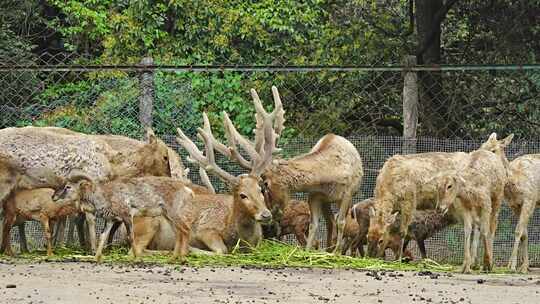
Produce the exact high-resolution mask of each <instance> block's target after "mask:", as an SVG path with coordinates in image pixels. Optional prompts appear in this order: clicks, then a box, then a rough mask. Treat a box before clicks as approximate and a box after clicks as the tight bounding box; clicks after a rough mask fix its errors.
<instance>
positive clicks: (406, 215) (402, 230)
mask: <svg viewBox="0 0 540 304" xmlns="http://www.w3.org/2000/svg"><path fill="white" fill-rule="evenodd" d="M411 222H412V210H411V209H410V208H405V209H402V210H401V223H400V227H399V236H400V238H401V246H399V256H398V261H401V259H402V258H403V249H404V248H405V240H407V235H408V233H409V225H410V224H411Z"/></svg>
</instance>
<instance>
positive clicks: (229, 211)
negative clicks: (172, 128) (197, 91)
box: [177, 114, 276, 253]
mask: <svg viewBox="0 0 540 304" xmlns="http://www.w3.org/2000/svg"><path fill="white" fill-rule="evenodd" d="M203 118H204V129H201V128H199V130H198V135H199V138H201V139H202V140H203V142H204V145H205V152H206V155H204V154H203V153H202V152H201V151H200V150H199V149H198V148H197V146H196V145H195V144H194V143H193V141H191V140H190V139H189V138H188V137H187V136H186V135H185V134H184V132H182V130H181V129H177V131H178V137H177V141H178V143H179V144H180V145H181V146H182V147H183V148H184V149H186V151H187V152H188V153H189V155H190V156H189V158H188V160H189V161H191V162H195V163H197V164H198V165H199V166H200V167H201V168H202V170H203V172H204V171H205V170H208V171H209V172H210V173H213V174H216V175H217V176H218V177H219V178H220V179H221V180H223V181H224V182H225V183H226V184H227V185H228V186H229V187H230V188H231V194H230V195H217V194H206V195H204V194H200V195H196V196H195V199H194V200H195V201H196V202H198V203H199V204H200V206H201V207H202V206H205V205H206V206H207V207H206V208H212V207H213V206H214V205H216V203H217V204H220V205H221V210H217V211H216V212H217V213H220V214H219V216H218V215H217V214H216V215H214V216H216V218H215V222H208V223H204V221H203V219H202V218H197V219H194V221H196V222H198V225H199V227H198V230H197V232H196V233H195V235H196V236H197V237H196V239H198V240H199V241H200V243H199V245H204V246H206V248H209V249H210V250H212V251H214V252H218V253H225V252H227V251H228V249H229V248H231V243H230V241H231V240H238V239H240V240H243V241H245V242H247V243H249V244H250V245H257V244H258V243H259V241H260V240H261V238H262V228H261V223H267V222H269V221H271V219H272V213H271V212H270V211H269V210H268V208H267V207H266V205H265V200H264V196H263V193H262V189H261V187H260V185H259V182H260V174H261V172H262V171H263V170H264V169H265V168H266V166H268V162H267V160H268V159H271V153H272V147H273V146H274V143H275V139H276V137H275V135H274V133H273V130H272V126H271V124H266V125H265V126H264V127H263V128H261V129H258V130H257V132H259V135H258V136H264V140H265V143H264V151H265V152H264V154H263V155H261V157H260V158H256V159H252V163H253V168H252V170H251V172H250V173H249V174H241V175H239V176H233V175H231V174H230V173H228V172H226V171H225V170H223V169H222V168H220V167H219V166H218V165H217V164H216V160H215V156H214V149H216V150H218V151H219V152H221V153H223V154H227V153H229V152H230V150H229V149H227V148H226V147H225V146H224V145H223V144H221V143H220V142H219V141H217V140H216V139H215V137H214V135H213V134H212V129H211V126H210V122H209V120H208V117H207V116H206V114H204V115H203ZM229 156H230V154H229ZM204 175H206V174H205V173H204V174H203V181H204V179H205V178H204ZM205 184H207V185H210V186H211V184H210V182H209V181H206V182H205ZM210 186H209V187H210ZM216 198H217V199H216ZM219 218H221V220H220V219H219ZM206 220H209V221H211V219H210V218H207V219H206ZM203 228H204V229H203ZM223 228H226V229H225V230H223ZM219 231H222V232H226V233H228V234H229V235H227V234H222V233H219ZM231 233H232V236H233V237H232V238H231ZM201 243H202V244H201ZM195 245H197V244H195ZM196 247H199V246H196Z"/></svg>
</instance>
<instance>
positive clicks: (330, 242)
mask: <svg viewBox="0 0 540 304" xmlns="http://www.w3.org/2000/svg"><path fill="white" fill-rule="evenodd" d="M321 210H322V213H323V216H324V219H325V222H326V247H327V248H328V250H332V249H334V248H335V247H334V246H335V237H336V236H335V234H334V227H336V220H335V218H334V213H333V212H332V206H331V204H326V203H322V204H321Z"/></svg>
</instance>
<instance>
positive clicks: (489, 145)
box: [480, 133, 514, 167]
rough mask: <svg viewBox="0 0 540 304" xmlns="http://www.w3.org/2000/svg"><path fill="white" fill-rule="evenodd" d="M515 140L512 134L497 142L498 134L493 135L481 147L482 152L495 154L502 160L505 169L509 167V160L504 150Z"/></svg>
mask: <svg viewBox="0 0 540 304" xmlns="http://www.w3.org/2000/svg"><path fill="white" fill-rule="evenodd" d="M513 138H514V134H510V135H508V136H507V137H505V138H503V139H501V140H497V133H491V135H490V136H489V138H488V139H487V140H486V142H484V143H483V144H482V145H481V146H480V150H487V151H490V152H492V153H495V155H497V156H498V157H499V158H500V159H501V161H502V162H503V164H504V165H505V167H507V165H508V159H507V158H506V154H505V153H504V149H505V148H506V147H507V146H508V145H509V144H510V143H511V142H512V139H513Z"/></svg>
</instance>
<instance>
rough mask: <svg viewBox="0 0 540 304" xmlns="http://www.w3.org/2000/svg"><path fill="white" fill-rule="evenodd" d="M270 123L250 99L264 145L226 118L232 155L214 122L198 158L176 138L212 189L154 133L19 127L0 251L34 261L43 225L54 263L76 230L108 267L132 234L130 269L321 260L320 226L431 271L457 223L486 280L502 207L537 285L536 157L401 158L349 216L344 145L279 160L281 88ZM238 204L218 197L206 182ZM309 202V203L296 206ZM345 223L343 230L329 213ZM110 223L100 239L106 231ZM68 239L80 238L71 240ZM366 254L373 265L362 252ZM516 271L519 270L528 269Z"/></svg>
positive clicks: (9, 137) (6, 144) (7, 135)
mask: <svg viewBox="0 0 540 304" xmlns="http://www.w3.org/2000/svg"><path fill="white" fill-rule="evenodd" d="M272 94H273V99H274V110H273V111H272V112H270V113H269V112H267V111H266V110H265V108H264V106H263V103H262V102H261V100H260V98H259V96H258V95H257V92H256V91H255V90H253V89H252V90H251V95H252V100H253V106H254V108H255V112H256V114H255V120H256V127H255V129H254V139H253V140H251V139H248V138H247V137H244V136H243V135H241V133H240V132H239V131H238V130H237V129H236V128H235V126H234V125H233V123H232V120H231V119H230V118H229V116H228V115H227V113H223V128H224V130H223V133H224V135H225V139H226V143H225V142H220V141H219V140H218V139H217V138H216V137H215V136H214V135H213V133H212V127H211V125H210V121H209V119H208V117H207V116H206V114H203V126H202V128H199V129H198V130H197V138H198V139H199V140H201V141H202V143H203V144H204V149H199V147H198V146H197V144H195V142H194V141H193V138H190V137H189V136H188V135H186V134H185V133H184V131H182V130H181V129H177V133H178V136H177V138H176V140H177V142H178V144H180V146H182V147H183V148H184V149H185V151H187V153H188V155H189V156H188V157H187V161H189V162H192V163H196V164H197V165H198V166H199V174H200V177H201V181H202V182H203V185H197V184H194V183H193V182H192V181H191V180H190V179H189V178H188V171H189V170H187V169H185V168H184V166H183V164H182V160H181V159H180V157H179V155H178V154H177V153H176V152H174V151H173V150H172V149H171V148H169V147H168V146H167V145H166V144H165V143H164V142H163V141H161V140H160V139H159V138H157V137H156V136H155V135H154V133H153V132H152V130H151V129H147V131H146V138H145V141H138V140H134V139H130V138H127V137H123V136H116V135H87V134H83V133H79V132H74V131H71V130H68V129H64V128H55V127H23V128H6V129H3V130H0V205H1V207H2V208H1V211H2V217H3V224H2V228H1V229H2V232H1V248H0V249H1V251H2V252H3V253H6V254H12V253H13V252H12V249H11V245H10V240H11V238H10V231H11V229H12V227H13V226H14V225H16V226H17V227H18V229H19V232H20V233H19V234H20V243H21V251H27V250H28V249H27V245H26V239H25V233H24V224H25V221H27V220H37V221H40V222H41V224H42V226H43V230H44V234H45V238H46V241H47V254H48V255H52V254H53V249H52V247H53V241H54V239H55V237H54V235H53V233H52V232H53V231H52V230H53V229H52V228H53V224H56V229H55V230H56V234H57V235H56V236H57V237H58V235H60V237H59V238H60V239H62V238H63V233H64V231H65V225H66V219H69V221H68V222H67V223H68V224H69V225H70V229H69V233H68V235H70V234H72V233H73V231H74V227H75V226H76V228H77V231H78V233H79V241H80V242H81V244H82V245H83V246H86V247H87V248H88V249H89V250H92V251H93V252H94V253H95V255H96V259H97V261H101V259H102V254H103V249H104V247H105V246H106V245H107V244H108V243H110V242H111V240H112V236H113V235H114V234H115V233H116V232H117V231H119V228H121V230H120V231H123V232H124V234H125V238H126V240H127V242H128V243H129V244H130V246H131V253H132V254H133V256H134V257H140V256H142V255H145V254H150V253H152V252H154V251H156V250H157V251H161V250H172V252H173V254H172V258H173V259H180V260H183V259H184V258H185V256H186V255H188V254H189V253H190V252H191V253H196V254H224V253H227V252H230V251H231V250H232V249H233V248H234V247H236V246H238V245H240V248H241V249H245V250H248V249H249V247H251V246H256V245H257V244H258V243H259V242H260V241H261V239H263V238H265V237H275V238H281V237H283V236H284V235H286V234H294V235H295V236H296V239H297V241H298V243H299V245H300V246H305V247H306V249H315V248H321V247H322V246H321V243H320V242H319V241H318V240H319V238H318V235H317V234H318V232H319V225H320V220H321V218H324V220H325V221H324V222H325V223H326V230H327V239H326V249H328V250H333V252H334V253H335V254H346V253H347V252H350V254H351V255H357V254H360V255H361V256H366V255H369V256H371V257H384V256H385V250H386V249H391V250H392V252H393V253H394V256H395V258H396V259H402V258H405V257H408V258H412V254H411V252H410V251H409V250H407V244H408V243H409V242H410V240H414V241H415V242H416V243H417V245H418V248H419V250H420V253H421V255H422V258H426V257H427V253H426V247H425V244H424V241H425V240H426V239H428V238H430V237H432V236H433V235H434V234H435V233H437V232H438V231H440V230H442V229H444V228H446V227H448V226H450V225H454V224H456V223H462V224H463V227H464V258H463V268H462V271H463V272H465V273H469V272H471V269H472V267H473V266H474V265H475V264H476V260H477V248H478V245H479V243H480V242H481V243H482V244H483V248H484V250H483V260H482V266H483V269H484V270H485V271H491V270H492V267H493V241H494V237H495V230H496V228H497V221H498V215H499V211H500V209H501V205H502V203H503V201H505V202H506V203H507V204H508V205H509V206H510V208H511V209H512V210H513V212H514V213H515V215H516V216H517V217H519V221H518V224H517V227H516V231H515V244H514V247H513V250H512V254H511V257H510V261H509V264H508V266H509V268H510V269H511V270H514V271H518V270H519V271H521V272H527V271H528V268H529V260H528V252H527V251H528V235H527V224H528V221H529V219H530V218H531V216H532V214H533V213H534V209H535V207H537V206H538V205H539V204H540V155H525V156H522V157H519V158H517V159H515V160H514V161H512V162H509V161H508V160H507V158H506V156H505V147H506V146H508V144H509V143H510V142H511V140H512V137H513V135H510V136H508V137H506V138H504V139H502V140H499V139H497V136H496V134H492V135H491V136H490V137H489V138H488V139H487V141H486V142H485V143H483V144H482V145H481V146H480V147H479V148H478V149H477V150H475V151H472V152H470V153H464V152H455V153H443V152H436V153H419V154H410V155H394V156H392V157H390V158H389V159H388V160H386V162H385V163H384V166H383V167H382V169H381V170H380V172H379V175H378V177H377V180H376V186H375V190H374V195H373V197H372V198H368V199H366V200H364V201H361V202H358V203H356V204H354V205H353V204H352V198H353V196H354V195H355V194H356V192H357V191H358V190H359V189H360V187H361V183H362V178H363V175H364V172H363V168H362V159H361V157H360V154H359V152H358V151H357V149H356V148H355V146H354V145H353V144H352V143H351V142H349V141H348V140H347V139H345V138H343V137H341V136H338V135H334V134H328V135H325V136H324V137H322V138H321V139H320V140H319V141H318V142H317V144H316V145H315V146H314V147H313V148H312V149H311V150H310V151H309V152H308V153H305V154H302V155H298V156H296V157H292V158H289V159H282V158H279V157H277V154H278V153H279V151H280V149H278V148H277V144H278V141H279V138H280V137H281V134H282V131H283V130H284V122H285V118H284V114H285V112H284V109H283V105H282V101H281V98H280V95H279V93H278V90H277V88H275V87H272ZM216 151H217V152H218V153H219V154H221V155H223V156H224V157H226V158H228V159H229V160H232V161H234V162H235V163H237V164H238V165H239V166H240V167H242V168H243V169H245V172H248V173H245V174H240V175H234V174H231V173H229V172H227V171H226V170H225V169H223V168H222V167H220V166H219V165H218V163H217V162H216V155H215V152H216ZM207 172H209V173H210V174H214V175H215V176H217V177H218V178H219V179H221V180H222V181H223V182H224V183H225V184H226V185H227V186H228V189H229V191H228V192H225V193H216V191H215V188H214V187H213V185H212V184H211V182H210V179H209V177H208V173H207ZM296 193H305V194H307V201H301V200H295V199H293V198H292V197H294V194H296ZM332 203H335V204H336V205H337V207H338V212H337V214H336V215H335V216H334V213H333V212H332V209H331V204H332ZM97 217H99V218H103V219H104V220H105V229H104V232H103V233H102V234H101V235H100V237H99V240H97V239H96V218H97ZM71 237H72V236H71ZM364 245H367V251H366V250H365V248H364ZM518 262H520V263H521V264H520V265H519V269H518Z"/></svg>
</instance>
